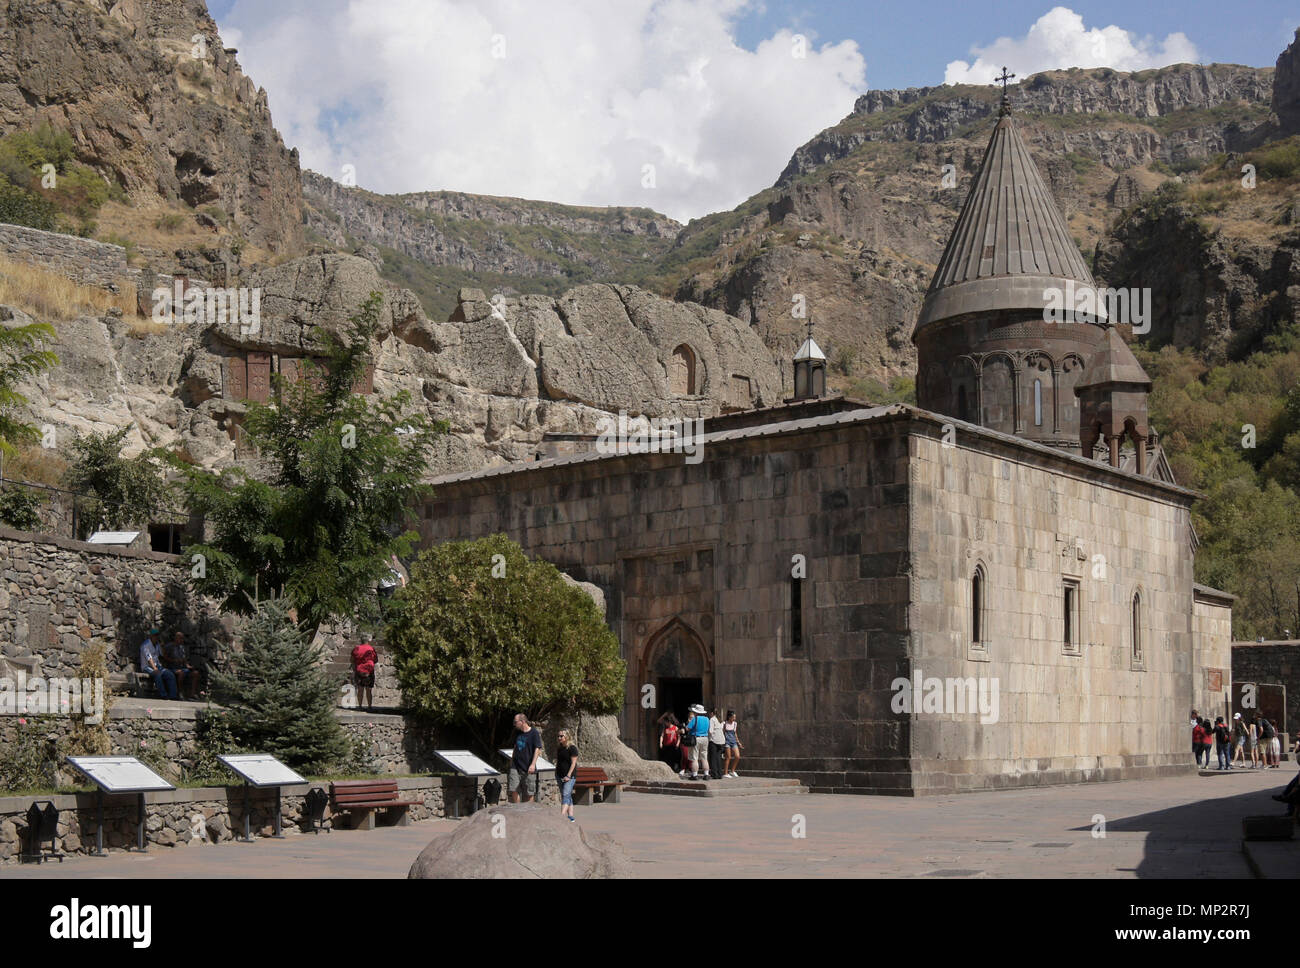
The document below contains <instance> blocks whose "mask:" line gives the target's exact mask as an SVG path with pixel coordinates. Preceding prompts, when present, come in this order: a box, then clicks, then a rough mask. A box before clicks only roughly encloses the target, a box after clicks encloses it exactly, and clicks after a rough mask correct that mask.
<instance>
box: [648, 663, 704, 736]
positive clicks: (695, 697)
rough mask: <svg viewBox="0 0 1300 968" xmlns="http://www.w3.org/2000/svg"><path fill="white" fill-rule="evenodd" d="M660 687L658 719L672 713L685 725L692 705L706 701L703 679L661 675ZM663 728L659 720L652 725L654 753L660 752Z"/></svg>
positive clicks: (656, 714) (656, 716)
mask: <svg viewBox="0 0 1300 968" xmlns="http://www.w3.org/2000/svg"><path fill="white" fill-rule="evenodd" d="M658 689H659V695H658V697H657V698H658V700H659V703H658V706H659V708H658V711H657V712H656V713H655V718H656V720H658V718H659V717H661V716H666V715H668V713H672V714H673V715H675V716H676V717H677V721H678V722H679V723H681V724H682V725H683V726H685V725H686V721H687V720H688V719H690V718H691V713H690V709H691V707H692V706H694V705H695V704H696V703H702V702H703V701H704V680H703V679H698V678H696V679H669V678H664V677H661V678H660V679H659V686H658ZM663 728H664V726H663V723H661V722H657V721H656V722H655V723H654V724H653V726H652V730H651V736H650V749H652V750H654V751H655V753H654V754H652V755H657V754H658V750H659V734H660V733H662V732H663Z"/></svg>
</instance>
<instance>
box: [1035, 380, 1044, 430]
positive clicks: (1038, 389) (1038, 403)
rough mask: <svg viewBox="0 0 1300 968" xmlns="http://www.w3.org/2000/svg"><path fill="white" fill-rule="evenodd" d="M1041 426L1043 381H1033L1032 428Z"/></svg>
mask: <svg viewBox="0 0 1300 968" xmlns="http://www.w3.org/2000/svg"><path fill="white" fill-rule="evenodd" d="M1042 425H1043V381H1042V380H1035V381H1034V426H1035V427H1041V426H1042Z"/></svg>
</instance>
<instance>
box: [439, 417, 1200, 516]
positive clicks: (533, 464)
mask: <svg viewBox="0 0 1300 968" xmlns="http://www.w3.org/2000/svg"><path fill="white" fill-rule="evenodd" d="M891 417H893V418H896V417H912V418H916V419H921V420H927V421H931V422H933V423H936V424H941V425H944V426H947V425H952V426H954V427H957V428H958V429H960V430H961V431H963V432H964V433H966V434H969V435H970V436H972V437H983V438H987V439H990V440H996V441H1000V442H1003V443H1006V444H1011V445H1013V446H1014V447H1015V448H1017V449H1019V450H1022V451H1033V452H1035V453H1038V454H1041V455H1043V456H1045V457H1049V458H1051V459H1052V460H1055V461H1061V462H1064V463H1067V464H1073V465H1076V466H1081V467H1086V468H1087V469H1089V470H1092V471H1098V472H1103V473H1106V472H1113V473H1116V474H1119V475H1120V476H1121V477H1124V478H1137V479H1138V480H1141V481H1142V482H1143V483H1145V484H1149V485H1152V486H1154V487H1156V488H1159V489H1160V490H1162V491H1165V492H1167V493H1171V494H1178V495H1182V496H1184V497H1190V498H1197V497H1200V496H1201V495H1200V493H1199V492H1197V491H1193V490H1191V489H1190V488H1186V487H1183V486H1182V485H1180V484H1176V483H1173V482H1169V481H1162V480H1160V479H1158V478H1154V477H1146V476H1142V477H1139V475H1137V474H1136V473H1134V472H1132V471H1123V470H1118V469H1115V468H1112V467H1110V466H1109V465H1107V464H1105V463H1102V462H1100V461H1094V460H1088V459H1087V458H1084V457H1079V456H1077V455H1075V454H1069V453H1067V452H1066V451H1064V450H1061V449H1060V448H1059V447H1049V446H1047V445H1046V444H1040V443H1037V442H1035V441H1032V440H1027V439H1025V438H1024V437H1017V436H1016V435H1015V434H1006V433H1002V432H1001V431H997V430H990V429H989V428H988V427H981V426H979V425H978V424H972V423H967V422H966V421H963V420H954V419H952V418H951V417H945V416H941V415H940V414H937V413H932V412H930V411H929V410H922V409H921V408H919V407H914V406H911V405H910V404H905V403H891V404H888V405H886V406H880V407H862V408H861V409H857V410H846V411H843V412H839V413H829V414H822V415H819V416H816V417H804V418H802V419H795V420H784V421H779V422H776V423H766V424H758V425H756V426H746V427H738V428H736V429H734V430H720V431H715V432H713V433H707V432H706V433H705V434H704V443H705V444H706V445H707V444H715V443H722V442H724V441H728V440H743V439H746V438H750V437H775V436H779V435H783V434H792V433H798V432H800V431H805V430H818V429H821V428H824V427H833V426H836V425H842V424H859V423H870V422H873V421H876V420H883V419H887V418H891ZM707 425H708V421H707V420H705V426H706V427H707ZM644 456H647V455H645V454H628V453H616V452H611V453H600V452H599V451H589V452H587V453H582V454H572V455H569V456H565V457H551V458H547V459H545V460H540V461H529V462H527V463H522V462H521V463H509V464H494V465H492V466H490V467H481V468H479V469H477V470H472V471H461V472H460V473H456V474H445V475H443V476H441V477H435V478H434V479H433V480H432V481H430V482H429V483H430V484H432V485H433V486H434V487H437V486H438V485H442V484H457V483H461V482H463V481H474V480H483V479H487V478H493V477H502V476H505V475H509V474H525V473H529V472H531V471H536V470H540V469H542V468H546V467H562V466H572V465H576V464H591V463H596V462H598V461H604V460H615V459H617V458H620V457H623V458H627V457H644ZM435 499H436V497H435Z"/></svg>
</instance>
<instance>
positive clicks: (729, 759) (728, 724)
mask: <svg viewBox="0 0 1300 968" xmlns="http://www.w3.org/2000/svg"><path fill="white" fill-rule="evenodd" d="M722 737H723V744H724V746H725V756H726V762H725V763H723V765H722V771H723V773H722V775H723V776H727V777H730V778H731V779H733V780H739V779H740V774H739V773H737V772H736V767H737V766H739V765H740V751H741V749H743V748H744V747H743V744H742V743H741V742H740V736H739V734H738V733H737V732H736V711H735V710H734V709H728V710H727V718H726V721H725V722H723V724H722Z"/></svg>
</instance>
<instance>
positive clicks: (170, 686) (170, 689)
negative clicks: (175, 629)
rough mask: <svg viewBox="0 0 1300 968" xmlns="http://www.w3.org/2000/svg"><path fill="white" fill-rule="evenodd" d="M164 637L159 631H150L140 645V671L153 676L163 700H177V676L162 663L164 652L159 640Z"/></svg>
mask: <svg viewBox="0 0 1300 968" xmlns="http://www.w3.org/2000/svg"><path fill="white" fill-rule="evenodd" d="M161 637H162V633H161V632H160V631H158V629H150V630H149V634H148V635H146V636H145V637H144V641H143V642H141V643H140V671H141V672H144V673H147V674H148V675H151V676H153V684H154V688H155V689H157V690H158V695H159V696H160V697H161V698H163V699H177V698H179V697H178V696H177V693H176V676H175V674H174V673H173V672H172V671H171V669H168V668H166V667H165V666H164V665H163V663H162V652H161V650H160V649H159V648H158V642H157V641H156V640H157V639H159V638H161Z"/></svg>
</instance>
